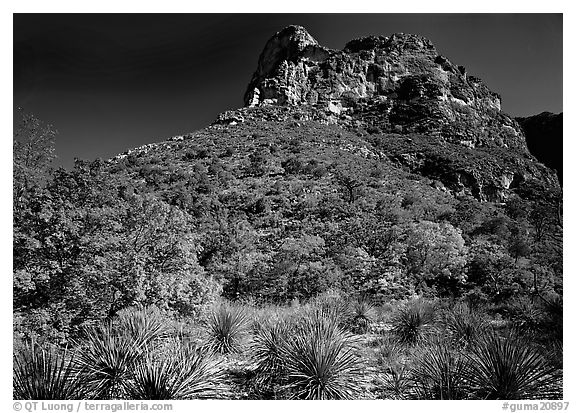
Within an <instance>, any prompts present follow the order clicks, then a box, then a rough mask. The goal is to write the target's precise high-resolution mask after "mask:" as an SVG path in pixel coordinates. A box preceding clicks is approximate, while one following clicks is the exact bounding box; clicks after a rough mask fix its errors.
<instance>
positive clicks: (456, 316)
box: [445, 303, 489, 348]
mask: <svg viewBox="0 0 576 413" xmlns="http://www.w3.org/2000/svg"><path fill="white" fill-rule="evenodd" d="M445 326H446V331H447V333H448V336H449V337H450V339H451V340H452V341H453V342H454V343H455V344H456V345H457V346H459V347H464V348H466V347H469V346H470V345H473V344H474V343H475V342H476V340H477V339H478V338H479V337H482V335H483V334H484V332H485V331H486V329H487V328H488V326H489V323H488V321H487V320H486V318H485V317H484V316H483V315H482V314H481V313H478V312H476V311H474V310H472V309H471V308H470V307H469V306H468V305H467V304H465V303H458V304H456V305H455V306H454V307H453V308H452V309H451V310H449V311H448V312H447V313H446V318H445Z"/></svg>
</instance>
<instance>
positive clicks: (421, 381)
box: [411, 340, 470, 400]
mask: <svg viewBox="0 0 576 413" xmlns="http://www.w3.org/2000/svg"><path fill="white" fill-rule="evenodd" d="M469 370H470V363H469V359H468V358H466V357H465V356H464V355H463V354H462V353H461V352H460V351H459V350H456V349H454V348H451V347H450V346H449V344H447V343H446V342H442V341H439V340H437V341H434V342H433V343H432V344H431V345H430V346H429V347H428V348H427V349H425V350H424V351H423V352H421V353H420V354H419V355H418V356H417V357H416V359H415V360H414V368H413V370H412V372H411V373H412V381H413V383H414V384H413V388H412V392H413V394H414V396H415V397H416V398H418V399H424V400H461V399H465V398H467V397H468V395H469Z"/></svg>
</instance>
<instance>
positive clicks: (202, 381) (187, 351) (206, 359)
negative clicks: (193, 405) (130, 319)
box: [128, 343, 223, 400]
mask: <svg viewBox="0 0 576 413" xmlns="http://www.w3.org/2000/svg"><path fill="white" fill-rule="evenodd" d="M219 367H220V365H219V363H218V362H217V361H215V360H214V358H212V356H211V354H209V353H206V352H201V351H200V350H198V349H196V348H194V347H191V346H189V345H182V344H181V343H177V345H176V346H175V348H173V349H171V351H168V352H167V353H164V354H162V355H159V356H157V357H154V356H153V355H150V354H149V355H148V356H147V357H146V358H145V359H144V360H143V362H142V363H140V364H139V365H138V366H137V367H136V369H135V371H134V379H133V381H132V382H131V384H130V385H129V387H128V394H129V396H130V398H131V399H135V400H181V399H208V398H210V399H211V398H216V397H218V396H219V395H220V392H221V385H222V377H223V374H222V370H220V368H219Z"/></svg>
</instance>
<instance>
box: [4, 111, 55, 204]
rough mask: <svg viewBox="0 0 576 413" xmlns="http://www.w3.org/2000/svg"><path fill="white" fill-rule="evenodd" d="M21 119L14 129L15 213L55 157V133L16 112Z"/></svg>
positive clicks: (28, 116) (42, 177) (32, 116)
mask: <svg viewBox="0 0 576 413" xmlns="http://www.w3.org/2000/svg"><path fill="white" fill-rule="evenodd" d="M19 113H20V116H21V120H20V123H19V125H18V126H17V127H16V129H15V130H14V141H13V151H14V153H13V168H14V170H13V173H14V186H13V191H14V208H15V210H17V209H18V208H20V207H21V203H22V202H24V200H23V198H24V197H25V196H26V194H27V193H28V192H29V191H31V190H32V188H33V187H37V186H40V185H41V184H42V183H44V181H45V177H46V172H47V170H48V168H49V167H50V165H51V163H52V161H53V160H54V158H55V157H56V155H55V153H54V152H55V149H54V139H55V137H56V131H55V130H54V129H53V128H52V126H51V125H46V124H44V123H43V122H41V121H40V120H39V119H37V118H36V117H34V115H31V114H26V113H24V112H23V111H22V109H19Z"/></svg>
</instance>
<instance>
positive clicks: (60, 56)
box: [14, 14, 562, 167]
mask: <svg viewBox="0 0 576 413" xmlns="http://www.w3.org/2000/svg"><path fill="white" fill-rule="evenodd" d="M289 24H299V25H302V26H304V27H306V28H307V30H308V31H309V32H310V34H312V36H314V37H315V38H316V40H318V42H319V43H320V44H322V45H324V46H327V47H330V48H334V49H341V48H343V47H344V45H345V43H346V42H347V41H348V40H351V39H353V38H356V37H361V36H365V35H369V34H378V35H390V34H392V33H395V32H405V33H415V34H420V35H423V36H426V37H428V38H429V39H430V40H431V41H432V42H433V43H434V44H435V45H436V48H437V49H438V51H439V53H441V54H443V55H445V56H447V57H448V58H449V59H450V60H451V61H452V62H454V63H455V64H460V65H464V66H465V67H466V68H467V71H468V73H469V74H471V75H474V76H478V77H480V78H481V79H483V80H484V82H485V83H486V84H487V85H488V86H489V87H490V88H491V89H492V90H494V91H496V92H498V93H500V94H501V95H502V101H503V102H502V107H503V110H504V111H505V112H508V113H510V114H512V115H514V116H527V115H532V114H536V113H540V112H542V111H550V112H555V113H556V112H561V111H562V15H561V14H307V15H306V14H304V15H296V14H236V15H225V14H213V15H210V14H207V15H199V14H177V15H171V14H123V15H111V14H81V15H78V14H42V15H34V14H15V15H14V108H16V107H22V108H23V109H24V110H25V111H26V112H29V113H33V114H34V115H36V116H37V117H38V118H40V119H41V120H43V121H45V122H47V123H50V124H52V125H54V127H55V128H56V129H57V130H58V132H59V134H58V137H57V143H56V150H57V154H58V157H59V159H58V164H59V165H64V166H66V167H70V166H71V165H72V164H73V159H74V158H75V157H78V158H83V159H93V158H96V157H102V158H108V157H111V156H114V155H116V154H118V153H121V152H123V151H125V150H126V149H128V148H131V147H135V146H140V145H143V144H146V143H150V142H155V141H159V140H162V139H163V138H166V137H170V136H173V135H177V134H183V133H187V132H190V131H193V130H196V129H199V128H202V127H204V126H207V125H208V124H209V123H211V122H212V121H213V120H214V119H215V118H216V116H217V114H218V113H220V112H222V111H224V110H227V109H233V108H237V107H240V106H242V96H243V94H244V91H245V88H246V86H247V85H248V82H249V81H250V78H251V76H252V73H253V71H254V70H255V68H256V64H257V60H258V56H259V54H260V52H261V51H262V48H263V47H264V44H265V43H266V41H267V40H268V39H269V38H270V37H271V36H272V35H273V34H274V33H275V32H277V31H279V30H280V29H282V28H283V27H285V26H287V25H289Z"/></svg>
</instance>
